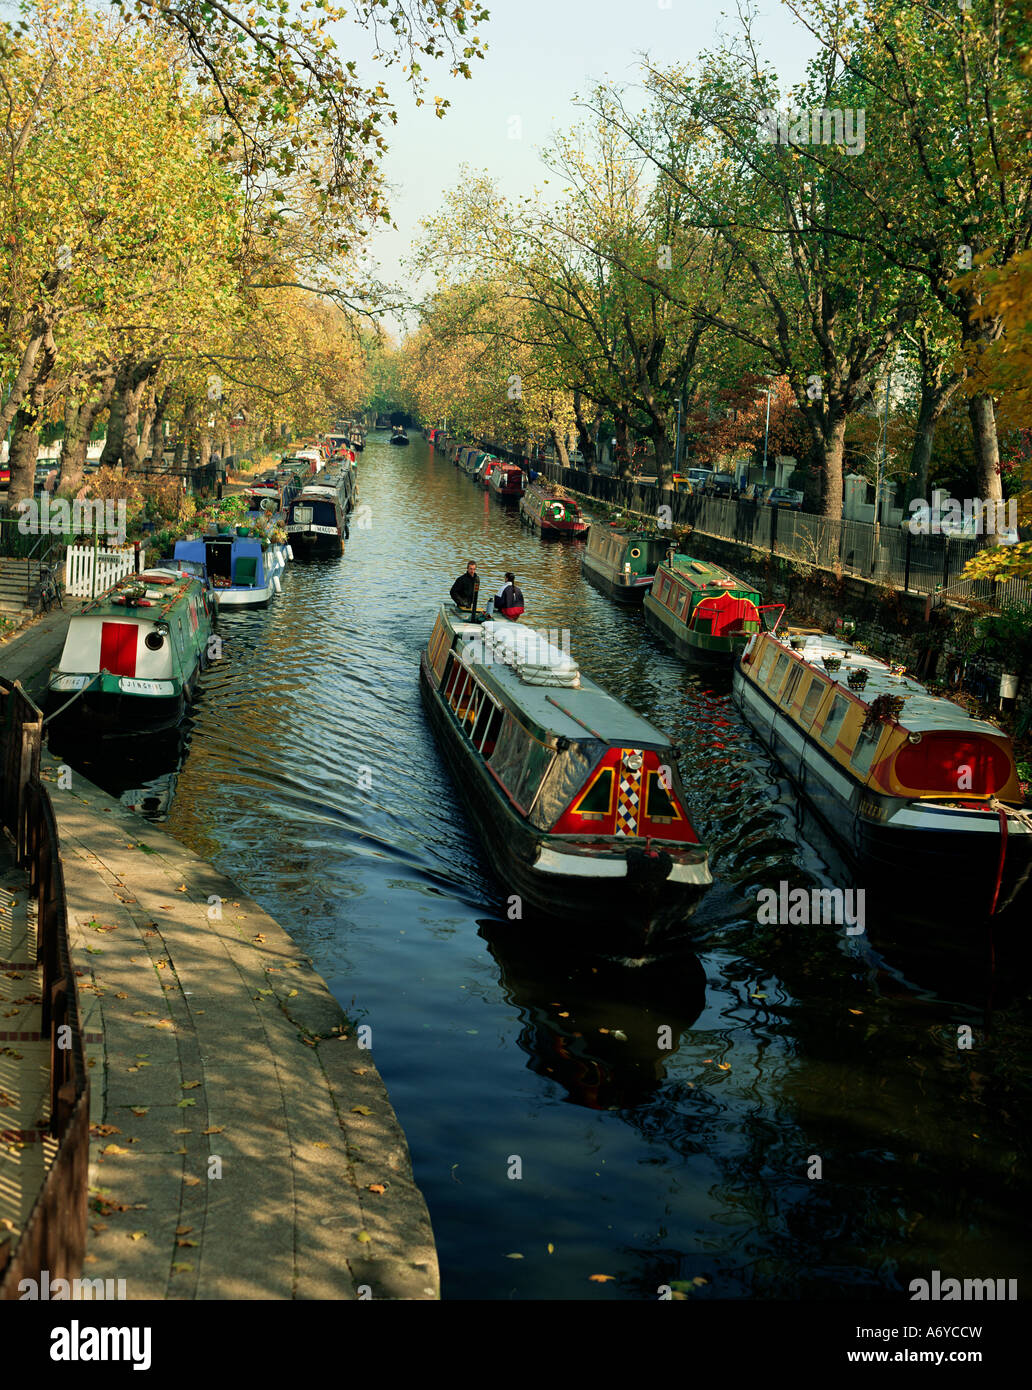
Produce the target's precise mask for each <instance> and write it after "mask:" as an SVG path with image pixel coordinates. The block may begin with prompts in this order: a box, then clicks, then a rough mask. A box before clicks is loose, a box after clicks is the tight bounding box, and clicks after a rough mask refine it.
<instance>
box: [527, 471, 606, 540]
mask: <svg viewBox="0 0 1032 1390" xmlns="http://www.w3.org/2000/svg"><path fill="white" fill-rule="evenodd" d="M520 520H521V521H522V522H523V523H524V524H525V525H527V526H529V527H530V529H531V530H532V531H540V532H541V536H542V538H543V539H545V540H576V539H577V538H578V537H580V538H582V539H583V537H585V536H586V535H587V534H588V526H589V524H588V522H586V521H585V520H584V517H583V515H582V513H581V509H580V507H579V506H578V504H577V502H575V501H574V499H573V498H572V497H571V496H570V495H569V494H568V493H567V492H564V490H563V489H562V488H561V487H559V486H558V485H556V484H553V483H542V482H537V483H531V484H530V485H529V486H528V488H527V489H526V491H525V492H524V494H523V496H522V497H521V498H520Z"/></svg>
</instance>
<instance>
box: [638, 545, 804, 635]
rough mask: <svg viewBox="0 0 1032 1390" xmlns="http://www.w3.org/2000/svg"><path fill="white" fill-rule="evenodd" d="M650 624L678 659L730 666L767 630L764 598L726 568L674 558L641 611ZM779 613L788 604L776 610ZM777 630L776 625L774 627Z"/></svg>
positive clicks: (669, 559)
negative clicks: (749, 644) (746, 647)
mask: <svg viewBox="0 0 1032 1390" xmlns="http://www.w3.org/2000/svg"><path fill="white" fill-rule="evenodd" d="M642 606H643V609H644V613H645V622H646V624H647V626H649V627H650V628H651V629H652V630H653V632H655V633H658V635H659V636H660V637H662V638H663V640H664V641H666V642H669V644H670V645H671V646H672V647H673V649H674V651H676V652H677V654H678V656H688V657H701V658H702V659H703V660H707V661H720V662H731V661H733V660H734V659H735V657H737V656H738V655H739V654H740V653H741V652H742V651H743V650H744V648H745V645H746V643H747V642H748V641H749V638H750V637H751V636H752V634H753V633H754V632H759V630H760V627H761V625H762V616H761V615H762V613H763V612H764V611H765V610H764V609H763V608H762V607H761V605H760V595H759V594H758V593H757V592H756V590H755V589H754V588H752V586H751V585H749V584H743V583H742V581H741V580H740V579H736V578H735V577H734V575H733V574H728V572H727V570H725V569H724V568H723V567H722V566H721V565H714V564H711V563H710V561H708V560H693V559H692V557H691V556H690V555H677V554H673V555H669V556H668V557H667V558H666V559H665V560H664V561H663V563H662V564H661V565H660V566H659V568H658V569H657V570H656V579H655V582H654V584H653V585H652V589H651V591H650V592H649V593H647V594H646V595H645V601H644V604H643V605H642ZM772 607H773V608H775V609H777V610H779V611H778V614H777V616H778V617H779V618H780V616H781V614H782V613H784V611H785V608H784V604H775V605H772ZM775 626H776V623H775Z"/></svg>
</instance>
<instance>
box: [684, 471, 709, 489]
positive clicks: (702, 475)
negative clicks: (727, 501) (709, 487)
mask: <svg viewBox="0 0 1032 1390" xmlns="http://www.w3.org/2000/svg"><path fill="white" fill-rule="evenodd" d="M712 473H713V469H712V468H689V469H688V473H687V478H688V481H689V482H690V483H691V485H692V487H695V488H702V487H703V486H704V485H705V482H706V479H707V478H709V477H710V476H711V475H712Z"/></svg>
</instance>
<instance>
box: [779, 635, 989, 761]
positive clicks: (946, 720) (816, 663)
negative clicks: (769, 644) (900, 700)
mask: <svg viewBox="0 0 1032 1390" xmlns="http://www.w3.org/2000/svg"><path fill="white" fill-rule="evenodd" d="M765 635H766V636H768V637H773V638H774V640H775V641H776V642H778V643H779V644H780V645H781V646H783V647H785V648H786V650H789V637H790V635H791V634H790V633H788V632H786V633H785V634H784V635H782V634H780V633H767V634H765ZM795 636H796V640H797V641H799V640H801V641H802V643H803V646H802V650H801V651H799V652H797V653H796V655H797V656H801V657H802V658H803V660H804V661H805V662H806V663H807V665H809V666H813V667H815V668H816V669H817V670H819V671H820V673H821V674H822V675H823V676H826V677H827V679H828V680H830V681H834V682H835V683H836V684H838V685H841V686H844V687H845V688H846V690H847V691H848V692H849V694H850V695H852V696H854V697H855V698H858V699H860V700H861V701H862V702H863V703H865V704H870V703H871V701H872V700H873V699H874V698H875V697H876V696H878V695H905V696H906V704H905V705H904V706H903V710H902V713H901V714H900V717H899V720H898V722H899V724H900V726H901V727H902V728H904V729H910V730H912V731H913V732H915V733H931V732H934V731H935V730H943V731H946V730H948V731H949V732H951V733H970V734H981V735H989V736H991V737H994V738H1006V737H1007V735H1006V734H1005V733H1004V732H1003V730H1002V729H998V728H997V727H996V725H995V724H990V723H989V721H988V720H987V719H976V718H974V717H973V716H972V715H970V714H968V712H967V710H966V709H964V708H962V706H960V705H958V704H955V703H954V702H953V701H952V700H947V699H944V698H943V697H942V696H941V695H932V694H931V693H930V692H929V691H928V690H927V688H926V687H925V686H923V685H922V684H921V682H920V681H917V680H914V678H913V677H912V676H907V675H902V676H896V675H893V674H892V671H891V669H890V667H889V665H888V663H887V662H884V661H881V660H879V658H878V657H876V656H871V655H870V654H869V653H867V652H860V651H857V649H856V647H854V646H853V645H852V643H851V642H846V641H845V640H844V639H843V638H841V637H835V636H834V635H833V634H831V633H825V632H821V633H800V634H795ZM825 656H838V657H841V658H842V659H843V664H842V665H841V666H840V667H839V669H838V670H837V671H828V670H826V669H825V667H824V665H823V662H822V658H823V657H825ZM847 660H848V663H849V665H848V666H847V665H846V664H845V663H846V661H847ZM856 667H863V668H864V669H865V670H866V671H867V684H866V685H865V686H864V688H863V690H849V686H848V684H847V680H846V678H847V676H848V674H849V671H850V669H854V668H856Z"/></svg>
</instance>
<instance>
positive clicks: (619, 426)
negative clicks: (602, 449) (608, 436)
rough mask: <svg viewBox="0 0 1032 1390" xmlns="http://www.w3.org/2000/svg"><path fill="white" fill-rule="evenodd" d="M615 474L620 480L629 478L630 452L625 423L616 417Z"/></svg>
mask: <svg viewBox="0 0 1032 1390" xmlns="http://www.w3.org/2000/svg"><path fill="white" fill-rule="evenodd" d="M616 472H617V476H618V477H620V478H629V477H630V476H631V450H630V447H629V441H628V438H627V421H626V419H624V418H623V417H622V416H620V415H617V416H616Z"/></svg>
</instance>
